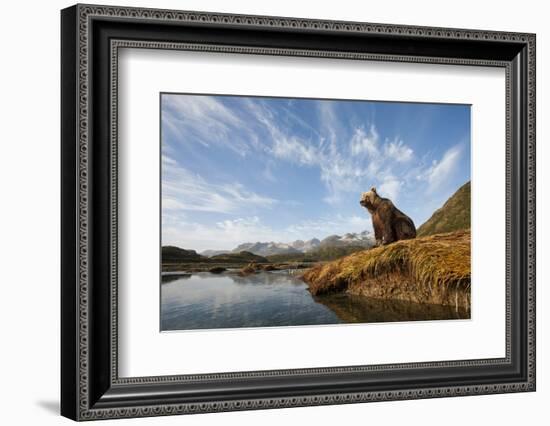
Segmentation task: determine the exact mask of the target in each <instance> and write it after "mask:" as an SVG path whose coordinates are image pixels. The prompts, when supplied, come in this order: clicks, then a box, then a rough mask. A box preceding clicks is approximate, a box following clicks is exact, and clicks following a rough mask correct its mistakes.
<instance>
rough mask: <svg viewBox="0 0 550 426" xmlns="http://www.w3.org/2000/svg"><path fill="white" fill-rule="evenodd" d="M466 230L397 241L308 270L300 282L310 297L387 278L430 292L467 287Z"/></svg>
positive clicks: (468, 256) (467, 252)
mask: <svg viewBox="0 0 550 426" xmlns="http://www.w3.org/2000/svg"><path fill="white" fill-rule="evenodd" d="M470 273H471V271H470V230H462V231H456V232H450V233H446V234H438V235H432V236H428V237H421V238H415V239H412V240H403V241H397V242H395V243H393V244H389V245H387V246H382V247H377V248H373V249H368V250H364V251H361V252H358V253H354V254H351V255H349V256H346V257H344V258H342V259H339V260H336V261H333V262H329V263H325V264H319V265H316V266H314V267H313V268H311V269H308V270H307V271H306V272H305V273H304V275H303V279H304V281H306V282H307V283H308V284H309V289H310V292H311V293H312V294H313V295H320V294H328V293H335V292H341V291H345V290H347V289H348V287H350V286H351V285H361V284H362V283H365V282H367V281H368V280H369V279H370V278H378V279H379V278H380V277H383V276H385V275H387V276H389V275H390V274H391V275H393V276H395V275H396V274H397V275H399V276H403V278H404V279H412V280H413V281H414V282H415V283H416V284H417V285H419V286H423V287H425V286H428V287H429V288H430V289H436V288H438V289H439V290H441V288H442V287H447V288H450V287H451V286H452V287H453V288H458V287H469V285H470Z"/></svg>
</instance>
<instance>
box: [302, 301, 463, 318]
mask: <svg viewBox="0 0 550 426" xmlns="http://www.w3.org/2000/svg"><path fill="white" fill-rule="evenodd" d="M313 300H315V301H316V302H317V303H320V304H322V305H325V306H326V307H327V308H329V309H330V310H331V311H332V312H334V313H335V314H336V316H338V318H339V319H340V320H342V322H346V323H360V322H362V323H365V322H394V321H428V320H447V319H469V318H470V311H469V310H465V309H458V310H457V309H455V307H451V306H442V305H430V304H425V303H414V302H408V301H402V300H382V299H373V298H370V297H364V296H355V295H352V294H331V295H327V296H313Z"/></svg>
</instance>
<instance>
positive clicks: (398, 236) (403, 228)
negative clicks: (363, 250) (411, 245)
mask: <svg viewBox="0 0 550 426" xmlns="http://www.w3.org/2000/svg"><path fill="white" fill-rule="evenodd" d="M359 204H361V205H362V206H363V207H365V208H366V209H367V210H368V211H369V213H370V214H371V215H372V226H373V228H374V237H375V238H376V244H377V245H385V244H390V243H393V242H395V241H398V240H408V239H411V238H415V237H416V228H415V226H414V223H413V221H412V220H411V218H410V217H409V216H407V215H406V214H405V213H403V212H402V211H400V210H399V209H398V208H397V207H395V206H394V205H393V203H392V202H391V200H389V199H387V198H382V197H380V196H379V195H378V193H377V192H376V188H374V187H373V188H371V190H370V191H369V192H363V194H362V196H361V201H360V202H359Z"/></svg>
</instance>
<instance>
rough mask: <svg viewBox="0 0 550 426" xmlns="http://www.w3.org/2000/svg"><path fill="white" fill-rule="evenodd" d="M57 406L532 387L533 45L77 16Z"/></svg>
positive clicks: (290, 402)
mask: <svg viewBox="0 0 550 426" xmlns="http://www.w3.org/2000/svg"><path fill="white" fill-rule="evenodd" d="M61 50H62V75H61V81H62V93H61V99H62V122H61V127H62V129H61V130H62V140H61V146H62V152H61V157H62V173H61V175H62V176H61V177H62V184H61V190H62V218H61V220H62V282H61V287H62V288H61V309H62V311H61V317H62V318H61V319H62V329H61V337H62V359H61V366H62V368H61V370H62V374H61V384H62V386H61V412H62V414H63V415H64V416H66V417H69V418H71V419H74V420H93V419H106V418H122V417H142V416H159V415H170V414H188V413H205V412H215V411H230V410H248V409H267V408H279V407H292V406H308V405H321V404H344V403H354V402H369V401H382V400H399V399H417V398H436V397H446V396H464V395H477V394H490V393H504V392H522V391H534V390H535V35H534V34H523V33H521V34H520V33H508V32H506V33H505V32H495V31H479V30H463V29H449V28H427V27H413V26H404V25H388V24H370V23H360V22H336V21H321V20H307V19H294V18H281V17H269V16H243V15H227V14H216V13H203V12H187V11H171V10H155V9H138V8H128V7H104V6H95V5H76V6H73V7H70V8H67V9H64V10H63V11H62V12H61Z"/></svg>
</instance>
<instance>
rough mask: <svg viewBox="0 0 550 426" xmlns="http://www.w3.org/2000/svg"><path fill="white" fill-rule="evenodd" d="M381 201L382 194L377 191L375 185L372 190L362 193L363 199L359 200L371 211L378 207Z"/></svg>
mask: <svg viewBox="0 0 550 426" xmlns="http://www.w3.org/2000/svg"><path fill="white" fill-rule="evenodd" d="M379 201H380V196H379V195H378V193H377V192H376V188H375V187H374V186H373V187H372V188H371V189H370V191H368V192H363V194H361V201H359V204H361V205H362V206H363V207H365V208H366V209H368V210H369V211H372V210H375V209H376V206H377V205H378V202H379Z"/></svg>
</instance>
